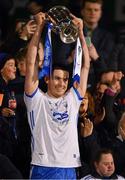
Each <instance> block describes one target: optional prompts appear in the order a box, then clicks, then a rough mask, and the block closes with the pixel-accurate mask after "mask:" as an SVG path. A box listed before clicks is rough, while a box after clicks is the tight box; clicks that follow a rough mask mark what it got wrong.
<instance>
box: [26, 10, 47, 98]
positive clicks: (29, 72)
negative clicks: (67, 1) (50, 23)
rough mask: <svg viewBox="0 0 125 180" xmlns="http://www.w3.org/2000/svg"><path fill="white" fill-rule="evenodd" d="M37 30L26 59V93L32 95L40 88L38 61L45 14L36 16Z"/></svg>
mask: <svg viewBox="0 0 125 180" xmlns="http://www.w3.org/2000/svg"><path fill="white" fill-rule="evenodd" d="M35 19H36V23H37V28H36V31H35V33H34V34H33V36H32V39H31V41H30V43H29V45H28V52H27V57H26V77H25V93H26V94H28V95H31V94H32V93H33V92H34V91H35V90H36V89H37V87H38V83H39V80H38V61H37V52H38V45H39V40H40V37H41V32H42V29H43V27H44V21H45V14H44V13H42V12H40V13H38V14H36V15H35Z"/></svg>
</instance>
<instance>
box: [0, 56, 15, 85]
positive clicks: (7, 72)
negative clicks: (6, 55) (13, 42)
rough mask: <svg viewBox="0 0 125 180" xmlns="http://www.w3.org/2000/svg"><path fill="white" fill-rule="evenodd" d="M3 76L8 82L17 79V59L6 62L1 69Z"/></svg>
mask: <svg viewBox="0 0 125 180" xmlns="http://www.w3.org/2000/svg"><path fill="white" fill-rule="evenodd" d="M1 74H2V77H3V79H4V80H5V81H6V82H8V81H10V80H13V79H15V78H16V66H15V59H9V60H7V61H6V63H5V64H4V67H3V68H2V69H1Z"/></svg>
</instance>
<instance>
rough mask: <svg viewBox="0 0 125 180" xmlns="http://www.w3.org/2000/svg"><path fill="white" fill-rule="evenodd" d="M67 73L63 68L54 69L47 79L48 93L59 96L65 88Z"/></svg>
mask: <svg viewBox="0 0 125 180" xmlns="http://www.w3.org/2000/svg"><path fill="white" fill-rule="evenodd" d="M68 79H69V73H68V72H67V71H64V70H60V69H55V70H54V71H53V74H52V76H51V77H50V79H49V80H48V94H49V95H51V96H54V97H57V98H58V97H61V96H63V95H64V93H65V92H66V90H67V86H68Z"/></svg>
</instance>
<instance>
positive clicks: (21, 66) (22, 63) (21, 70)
mask: <svg viewBox="0 0 125 180" xmlns="http://www.w3.org/2000/svg"><path fill="white" fill-rule="evenodd" d="M17 67H18V69H19V73H20V75H21V76H25V75H26V62H25V58H23V59H22V60H21V61H18V62H17Z"/></svg>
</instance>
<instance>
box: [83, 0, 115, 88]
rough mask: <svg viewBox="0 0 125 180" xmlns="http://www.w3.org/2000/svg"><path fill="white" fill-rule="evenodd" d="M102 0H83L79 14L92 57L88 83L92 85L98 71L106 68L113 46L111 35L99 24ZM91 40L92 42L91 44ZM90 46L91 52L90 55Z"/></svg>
mask: <svg viewBox="0 0 125 180" xmlns="http://www.w3.org/2000/svg"><path fill="white" fill-rule="evenodd" d="M102 6H103V1H102V0H83V3H82V7H81V15H82V18H83V21H84V34H85V36H86V41H87V42H88V46H90V56H91V59H92V63H91V69H90V76H89V82H88V83H89V84H90V85H91V86H92V87H93V86H94V85H95V83H96V82H97V81H98V77H99V76H100V73H102V72H103V71H105V70H106V69H108V66H107V65H108V64H109V63H110V54H111V52H112V49H113V47H114V38H113V35H112V34H111V33H110V32H108V31H107V30H105V29H102V28H101V27H100V25H99V21H100V19H101V17H102ZM91 42H92V44H91ZM91 48H92V49H93V50H92V51H94V52H93V54H92V55H91Z"/></svg>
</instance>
